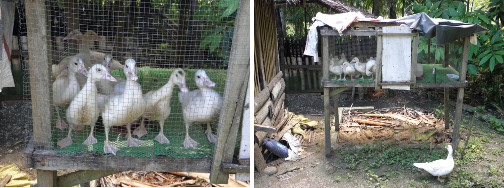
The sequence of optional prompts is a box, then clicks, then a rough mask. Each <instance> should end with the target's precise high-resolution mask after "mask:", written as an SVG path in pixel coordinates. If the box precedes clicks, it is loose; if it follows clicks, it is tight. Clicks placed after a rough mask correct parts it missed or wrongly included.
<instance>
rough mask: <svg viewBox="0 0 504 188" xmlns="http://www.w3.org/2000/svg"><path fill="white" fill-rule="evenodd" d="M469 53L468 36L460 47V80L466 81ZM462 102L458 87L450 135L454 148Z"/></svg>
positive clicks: (457, 137)
mask: <svg viewBox="0 0 504 188" xmlns="http://www.w3.org/2000/svg"><path fill="white" fill-rule="evenodd" d="M468 55H469V37H466V38H464V47H463V49H462V62H461V66H460V71H459V73H460V82H465V81H466V72H467V58H468ZM463 104H464V88H463V87H461V88H458V93H457V104H456V106H455V126H454V128H453V135H452V146H453V149H454V150H456V149H457V147H458V142H459V138H460V135H459V130H460V124H461V123H462V105H463Z"/></svg>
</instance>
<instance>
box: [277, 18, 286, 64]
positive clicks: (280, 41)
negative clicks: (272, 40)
mask: <svg viewBox="0 0 504 188" xmlns="http://www.w3.org/2000/svg"><path fill="white" fill-rule="evenodd" d="M275 22H276V27H277V34H278V35H277V39H278V40H277V41H278V56H279V59H280V71H282V72H284V71H285V68H284V66H285V53H284V51H285V49H284V37H285V36H284V35H283V33H284V32H283V31H282V30H283V27H282V20H281V18H280V9H278V8H275Z"/></svg>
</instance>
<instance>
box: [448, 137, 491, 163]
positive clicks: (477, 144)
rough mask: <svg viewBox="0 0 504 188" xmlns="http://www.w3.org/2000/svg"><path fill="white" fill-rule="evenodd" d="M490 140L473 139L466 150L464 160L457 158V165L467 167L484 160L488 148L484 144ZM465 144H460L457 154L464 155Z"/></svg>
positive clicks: (482, 138) (483, 138) (484, 138)
mask: <svg viewBox="0 0 504 188" xmlns="http://www.w3.org/2000/svg"><path fill="white" fill-rule="evenodd" d="M488 141H489V140H488V138H486V137H473V138H471V139H470V140H469V143H468V146H467V148H466V149H465V156H464V159H460V158H455V164H458V165H467V164H470V163H472V162H474V161H476V160H481V159H483V154H484V151H486V148H485V147H484V146H483V144H484V143H486V142H488ZM465 147H466V146H465V142H460V145H459V147H458V148H457V151H455V152H456V153H459V154H460V153H462V150H463V149H464V148H465Z"/></svg>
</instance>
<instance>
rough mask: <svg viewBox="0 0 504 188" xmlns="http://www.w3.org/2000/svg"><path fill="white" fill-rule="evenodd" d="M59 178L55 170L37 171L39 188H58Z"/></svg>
mask: <svg viewBox="0 0 504 188" xmlns="http://www.w3.org/2000/svg"><path fill="white" fill-rule="evenodd" d="M57 177H58V176H57V174H56V171H55V170H37V187H56V186H58V184H57Z"/></svg>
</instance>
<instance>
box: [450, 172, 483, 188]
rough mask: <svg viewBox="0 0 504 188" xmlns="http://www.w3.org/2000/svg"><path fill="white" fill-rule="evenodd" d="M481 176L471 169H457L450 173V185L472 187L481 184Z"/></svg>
mask: <svg viewBox="0 0 504 188" xmlns="http://www.w3.org/2000/svg"><path fill="white" fill-rule="evenodd" d="M479 182H480V178H479V177H478V176H476V173H475V172H474V171H471V170H466V169H462V168H458V169H456V170H455V171H454V172H452V173H451V175H450V181H449V182H448V186H449V187H472V186H476V185H479Z"/></svg>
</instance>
